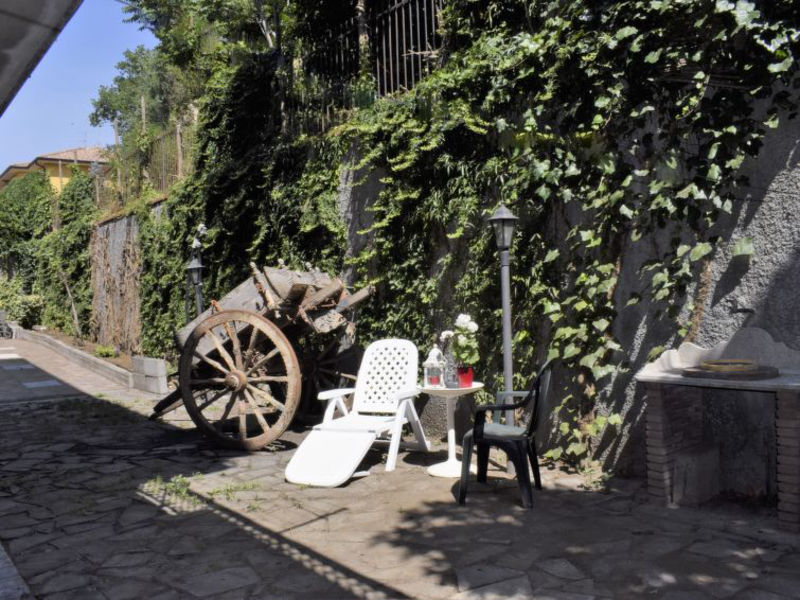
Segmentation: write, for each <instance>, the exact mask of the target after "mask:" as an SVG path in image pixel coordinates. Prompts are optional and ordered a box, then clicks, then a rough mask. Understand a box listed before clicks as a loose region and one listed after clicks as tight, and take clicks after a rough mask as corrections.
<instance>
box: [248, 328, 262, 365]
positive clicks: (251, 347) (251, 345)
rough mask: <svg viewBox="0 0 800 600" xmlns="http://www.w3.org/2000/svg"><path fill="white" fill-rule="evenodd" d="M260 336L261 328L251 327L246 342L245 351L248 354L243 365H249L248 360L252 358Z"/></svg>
mask: <svg viewBox="0 0 800 600" xmlns="http://www.w3.org/2000/svg"><path fill="white" fill-rule="evenodd" d="M259 337H261V330H260V329H259V328H258V327H253V328H252V330H251V331H250V341H249V342H248V343H247V352H248V353H249V356H248V357H247V363H248V364H246V365H245V367H249V366H250V364H249V363H250V361H251V360H252V358H253V356H255V349H256V344H257V341H256V340H258V338H259Z"/></svg>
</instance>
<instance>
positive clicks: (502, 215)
mask: <svg viewBox="0 0 800 600" xmlns="http://www.w3.org/2000/svg"><path fill="white" fill-rule="evenodd" d="M518 220H519V219H518V218H517V217H516V216H515V215H514V213H512V212H511V211H510V210H508V208H506V205H505V204H501V205H500V206H499V207H498V209H497V210H496V211H494V214H493V215H492V216H491V217H489V222H490V223H491V224H492V227H494V237H495V240H496V242H497V248H498V250H508V249H509V248H510V247H511V240H512V239H513V237H514V226H515V225H516V223H517V221H518Z"/></svg>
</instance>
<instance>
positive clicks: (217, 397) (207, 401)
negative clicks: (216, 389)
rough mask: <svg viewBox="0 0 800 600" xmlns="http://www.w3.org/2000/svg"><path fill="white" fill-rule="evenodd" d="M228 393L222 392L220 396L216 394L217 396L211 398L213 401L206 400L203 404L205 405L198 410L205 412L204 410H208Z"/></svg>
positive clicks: (226, 391)
mask: <svg viewBox="0 0 800 600" xmlns="http://www.w3.org/2000/svg"><path fill="white" fill-rule="evenodd" d="M227 393H228V390H222V391H221V392H220V393H219V394H215V395H214V396H213V397H212V398H211V400H206V401H205V402H203V403H202V404H201V405H200V406H198V407H197V408H198V410H200V411H203V410H205V409H206V408H208V407H209V406H211V405H212V404H214V402H216V401H217V400H219V399H220V398H222V397H223V396H224V395H225V394H227Z"/></svg>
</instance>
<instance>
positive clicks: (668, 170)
mask: <svg viewBox="0 0 800 600" xmlns="http://www.w3.org/2000/svg"><path fill="white" fill-rule="evenodd" d="M322 4H323V5H325V6H328V7H331V6H333V4H331V3H329V2H323V3H322ZM319 5H320V3H318V2H317V3H315V2H305V1H302V2H295V3H285V4H284V3H281V2H276V3H273V5H272V8H271V9H270V10H280V11H283V12H281V14H280V15H278V17H279V18H278V19H277V20H273V19H271V18H264V15H263V14H261V13H260V12H259V11H258V10H257V6H261V5H260V3H253V4H252V5H251V4H248V3H242V2H233V1H232V0H231V1H230V2H228V1H220V2H218V3H215V5H214V7H213V8H204V9H202V10H200V9H198V8H197V7H192V6H190V5H180V6H178V5H177V4H175V3H169V2H162V1H159V0H136V1H133V2H131V7H132V9H131V10H132V12H133V17H134V19H137V20H139V21H140V22H141V23H142V24H144V25H145V26H148V27H151V28H153V29H154V31H155V32H156V35H157V36H158V37H159V39H160V40H161V45H160V46H159V49H158V52H162V53H163V56H161V57H160V59H159V60H160V61H167V62H168V63H169V64H170V65H172V66H173V67H177V68H178V69H179V70H182V72H183V73H184V74H186V75H185V77H183V79H182V80H185V81H189V80H190V81H191V86H188V87H187V86H184V87H183V88H181V89H189V88H191V90H193V92H192V94H191V95H192V97H191V101H190V103H191V105H192V107H194V108H195V109H196V110H197V112H198V122H197V138H196V139H197V142H196V144H197V145H196V149H195V152H193V155H194V156H195V157H196V160H195V163H196V164H195V169H194V175H193V176H192V177H191V178H190V179H188V180H185V181H183V182H181V183H180V184H178V185H176V186H175V187H174V188H173V190H172V192H171V194H170V196H169V198H168V199H167V200H166V201H165V203H164V210H165V211H166V214H167V215H168V218H162V219H157V218H155V217H154V216H153V214H152V213H151V211H150V210H149V208H148V207H147V206H146V205H145V204H141V205H136V206H131V207H129V210H130V211H131V213H132V214H135V215H136V220H137V227H138V234H137V235H138V239H139V248H140V252H139V255H138V260H139V264H140V268H141V277H140V281H139V287H138V289H139V293H140V298H141V308H140V317H139V318H140V319H141V348H142V350H143V351H145V352H146V353H148V354H163V353H169V352H170V351H171V350H170V349H171V347H172V331H173V329H174V328H175V327H179V326H180V325H181V324H182V323H183V322H184V314H183V311H184V289H185V273H184V267H185V265H186V262H187V259H188V252H189V242H190V240H191V237H192V234H193V232H194V230H195V228H196V227H197V225H198V224H199V223H200V222H204V223H205V224H206V225H207V226H208V227H209V234H208V237H207V240H206V246H205V248H204V262H205V263H206V264H207V265H208V267H209V269H208V272H207V277H206V295H207V297H219V296H221V295H222V294H224V293H225V292H226V291H227V290H229V289H230V288H231V287H233V286H234V285H235V284H237V283H238V282H239V281H240V280H241V279H242V278H243V277H246V276H247V274H248V266H247V265H248V263H249V262H250V261H251V260H253V261H255V262H257V263H260V264H275V263H277V261H278V260H279V259H282V260H285V261H286V262H287V263H288V264H289V265H290V266H293V267H298V268H299V267H302V266H303V264H304V263H305V262H311V263H313V264H314V265H315V266H317V267H319V268H321V269H323V270H328V271H332V272H342V271H344V272H346V273H347V276H348V277H349V278H350V279H351V280H352V281H353V282H354V283H356V284H357V285H359V286H361V285H365V284H367V283H373V284H375V285H376V287H377V290H378V291H377V295H376V296H375V298H373V300H372V301H370V302H369V303H368V304H366V305H365V306H364V307H363V308H362V309H360V311H359V314H358V327H359V336H360V339H361V341H363V342H365V343H366V342H368V341H370V340H372V339H375V338H377V337H383V336H388V335H397V336H403V337H408V338H410V339H412V340H414V341H415V342H417V344H418V345H419V346H420V347H421V348H422V349H427V347H428V345H429V344H430V342H431V341H432V339H433V336H434V335H435V333H436V332H437V331H440V330H441V329H443V328H446V327H448V326H449V325H450V324H451V323H452V321H453V319H454V318H455V316H456V314H458V313H459V312H468V313H470V314H471V315H472V316H473V318H475V320H476V321H477V322H478V323H479V324H480V326H481V334H480V344H481V355H482V356H483V357H485V359H484V360H483V362H482V363H481V364H479V365H476V366H477V371H478V375H479V378H481V379H483V380H485V381H487V382H488V383H489V384H490V387H494V386H496V385H497V384H498V383H499V381H500V377H499V373H500V372H501V359H500V355H501V353H500V314H499V301H498V298H499V282H498V267H497V256H496V251H495V247H494V241H493V239H492V234H491V231H490V228H489V227H488V226H487V224H486V218H487V217H488V216H489V215H490V214H491V213H492V211H493V210H494V209H495V208H496V206H497V205H498V203H499V202H501V201H502V202H505V203H506V204H507V205H508V206H509V207H510V208H511V209H512V210H513V211H514V212H515V213H516V214H517V215H518V216H519V217H520V222H519V226H518V233H517V236H516V240H515V245H514V247H513V249H512V254H513V257H514V259H513V260H514V262H513V281H512V287H513V290H512V293H513V300H512V302H513V306H514V325H513V326H514V332H515V372H516V373H517V376H516V377H517V381H516V383H517V385H519V386H522V385H525V384H527V383H528V382H529V380H530V375H531V374H532V372H533V369H534V365H536V364H540V363H541V362H542V361H543V360H545V359H546V358H547V357H548V356H551V357H558V358H559V359H560V361H559V365H558V369H557V378H556V383H557V385H556V387H555V393H554V394H553V398H552V399H553V401H554V403H555V405H556V406H555V409H556V411H555V429H554V433H555V436H554V438H553V439H552V440H550V441H548V446H549V448H550V454H551V456H553V457H566V458H570V459H572V460H581V459H585V458H587V457H592V456H597V457H601V458H603V459H605V460H606V464H607V465H613V466H617V467H618V468H620V469H630V468H634V467H635V465H636V462H637V461H636V460H635V458H636V455H637V452H636V449H637V447H638V441H637V436H638V435H639V434H640V432H641V424H640V417H641V410H642V402H641V398H640V397H638V396H637V394H636V390H635V388H634V386H633V384H632V374H633V372H634V371H635V369H636V368H638V367H639V366H640V365H642V364H643V363H644V362H645V361H646V360H647V359H648V356H651V355H653V354H655V353H657V352H658V350H659V349H662V348H664V347H668V346H671V345H673V344H675V343H677V342H678V341H680V340H681V339H684V338H693V339H696V340H699V341H702V340H703V339H705V338H703V336H704V335H710V334H707V333H705V332H711V331H717V330H715V329H714V328H713V326H711V325H709V323H710V322H711V321H712V320H713V319H710V318H709V315H716V314H717V313H715V312H714V311H715V310H718V305H719V302H717V303H716V304H715V302H716V301H715V300H714V299H715V290H717V289H720V286H722V287H723V288H724V286H728V287H730V286H731V285H733V286H734V287H736V286H738V285H739V283H738V280H737V279H736V276H737V273H738V271H736V269H738V268H739V267H732V269H733V270H732V271H730V273H731V274H729V275H726V274H727V273H729V271H728V266H727V264H728V259H729V257H730V256H731V255H732V254H736V255H737V256H738V258H736V259H734V260H735V261H738V262H740V263H741V262H742V261H746V260H752V261H753V264H756V262H757V261H759V260H760V259H759V258H758V251H759V250H760V248H761V244H762V242H761V241H759V240H761V239H768V237H769V235H770V231H771V230H770V228H769V227H765V228H762V229H759V230H758V231H757V232H755V231H750V230H749V229H748V225H747V219H748V218H749V219H751V221H752V219H754V218H756V216H757V215H758V214H760V213H761V214H765V213H764V211H765V207H771V206H773V205H774V204H772V202H773V201H770V202H764V203H761V204H752V205H749V208H747V210H742V209H741V206H742V205H741V202H743V201H745V199H747V198H748V197H749V196H752V195H753V194H752V190H753V186H754V185H755V186H760V187H761V188H762V189H767V188H768V187H769V186H770V185H771V181H772V178H770V177H769V176H768V175H766V174H765V171H764V170H763V169H764V168H765V167H759V166H758V165H761V164H767V163H768V162H769V161H772V160H774V157H773V156H772V155H770V154H766V155H764V154H761V156H762V158H761V159H756V158H755V157H758V156H759V155H760V153H762V149H763V148H764V140H765V139H766V140H770V139H771V138H769V137H766V138H765V136H767V134H769V133H770V132H773V131H785V130H786V129H785V128H786V123H787V122H789V119H790V118H791V117H793V115H794V112H795V110H796V104H797V96H798V78H797V74H798V69H797V61H796V57H797V52H798V47H799V46H800V35H799V34H798V15H797V12H796V10H795V7H794V6H793V3H792V2H789V1H784V0H769V1H767V2H763V3H760V4H759V5H758V6H756V5H755V4H753V3H750V2H746V1H743V0H740V1H738V2H728V1H722V0H720V1H717V2H707V1H705V0H682V1H680V2H662V1H654V0H648V1H632V0H631V1H618V2H612V1H607V2H600V3H597V2H573V1H570V2H567V1H563V2H538V1H531V0H511V1H509V0H504V1H499V0H452V1H451V2H448V3H447V6H446V9H445V12H444V14H443V15H442V23H443V31H442V33H443V40H444V42H443V48H442V49H441V51H440V52H439V55H438V57H437V60H438V62H439V68H438V69H437V70H435V71H434V72H433V73H432V74H431V75H429V76H428V77H427V78H425V79H424V80H422V81H421V82H420V83H419V84H417V85H416V86H415V87H414V88H413V89H412V90H410V91H407V92H404V93H401V94H397V95H395V96H391V97H387V98H383V99H379V100H375V101H374V102H373V101H369V102H366V101H365V102H363V103H362V104H361V105H359V107H357V108H351V109H348V110H347V111H343V112H342V114H340V115H339V116H340V118H339V119H338V120H339V122H340V123H341V124H340V125H338V126H337V127H335V128H333V129H330V130H328V131H327V132H324V133H314V132H311V131H303V130H298V129H295V128H293V127H292V126H291V123H292V122H293V121H292V118H291V117H292V115H291V111H292V110H300V109H304V107H305V109H308V107H310V106H315V107H316V106H318V101H319V98H318V97H317V96H315V95H314V94H315V91H314V90H315V89H316V88H315V87H314V86H313V85H311V83H309V80H308V78H306V76H305V74H304V71H303V69H302V66H303V65H302V58H301V57H302V49H303V47H304V40H305V37H304V36H309V35H313V34H314V30H313V29H314V26H313V23H316V21H314V20H313V19H312V20H305V21H304V20H303V19H304V15H305V16H308V13H309V11H311V12H314V14H317V13H319V10H318V9H319ZM262 8H263V6H262ZM193 11H194V12H193ZM315 11H316V12H315ZM322 12H324V11H322ZM320 14H322V13H320ZM259 19H261V20H259ZM272 22H276V23H282V24H283V25H284V27H285V28H284V30H283V32H282V36H279V38H280V39H281V40H283V42H282V44H283V45H282V46H281V45H276V42H275V41H274V40H275V39H276V38H275V37H272V38H271V37H270V36H268V35H266V36H265V37H263V38H262V37H259V36H260V34H259V27H260V25H258V26H257V24H258V23H261V24H263V23H272ZM187 23H193V24H194V28H189V29H187ZM309 23H311V25H309ZM198 24H202V27H200V26H199V25H198ZM299 24H305V25H309V26H308V27H306V26H300V25H299ZM265 27H266V26H265ZM309 27H310V28H311V31H309ZM201 31H202V32H204V33H202V35H201V34H200V33H198V32H201ZM190 34H191V35H190ZM159 64H162V63H161V62H159ZM171 72H173V73H174V72H175V71H174V69H173V70H172V71H171ZM365 85H366V86H369V85H370V81H369V75H368V74H366V73H362V75H361V76H360V77H359V78H358V79H357V81H354V82H353V86H354V89H358V90H360V91H362V92H363V90H364V89H365ZM183 102H184V104H185V103H186V100H185V99H184V100H183ZM298 107H300V108H299V109H298ZM184 108H185V106H184ZM790 154H791V152H790ZM764 156H766V158H763V157H764ZM749 161H755V162H752V163H751V162H749ZM786 163H789V164H788V166H792V165H791V160H790V159H788V158H787V159H786ZM766 168H769V167H766ZM778 171H780V170H778ZM772 173H773V175H774V174H775V173H776V170H775V169H774V168H772ZM754 175H755V178H756V179H757V178H761V179H762V180H761V183H758V184H754V183H753V179H754ZM773 178H774V177H773ZM763 197H765V198H766V196H763ZM767 210H772V209H771V208H767ZM748 214H749V215H750V216H749V217H747V216H746V215H748ZM754 215H755V216H754ZM786 219H791V220H792V222H794V221H793V219H794V217H793V215H787V217H786ZM750 238H752V239H750ZM754 251H755V252H754ZM748 256H750V257H751V258H750V259H748V258H746V257H748ZM720 273H722V274H721V275H720ZM744 275H747V273H744ZM743 281H745V284H746V282H747V278H746V277H745V278H744V279H743ZM729 295H730V294H725V296H726V297H727V296H729ZM776 310H777V312H778V313H780V312H781V311H786V310H787V308H786V306H785V305H782V306H781V307H780V308H779V309H776ZM737 314H739V313H737ZM715 319H716V320H719V319H718V318H716V317H715ZM779 320H780V319H779V317H775V318H774V319H773V321H771V322H773V323H777V322H779ZM728 322H729V323H730V327H733V326H734V322H733V321H728ZM737 324H738V322H737ZM728 331H729V327H728V326H726V327H722V328H720V329H719V330H718V331H717V333H715V334H714V335H722V334H723V332H724V333H726V334H727V332H728ZM584 466H587V468H588V467H589V466H591V465H590V463H587V462H585V463H584Z"/></svg>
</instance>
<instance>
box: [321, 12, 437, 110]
mask: <svg viewBox="0 0 800 600" xmlns="http://www.w3.org/2000/svg"><path fill="white" fill-rule="evenodd" d="M442 1H443V0H372V1H371V2H367V6H366V9H367V11H366V15H365V28H366V32H365V33H366V35H367V37H368V43H369V53H370V56H369V62H370V65H371V70H372V73H373V75H374V76H375V82H376V88H377V89H376V90H375V93H376V94H377V95H378V96H385V95H388V94H392V93H394V92H398V91H403V90H409V89H411V88H412V87H414V85H415V84H416V83H417V82H418V81H419V80H420V79H422V77H424V76H425V75H426V74H427V73H429V72H430V71H431V69H432V68H433V66H434V64H435V60H436V53H437V50H438V49H439V47H440V46H441V35H440V34H439V32H438V28H439V22H440V18H441V10H442ZM359 63H360V56H359V31H358V19H357V18H356V16H355V15H354V14H353V15H352V16H347V17H346V18H345V19H343V20H342V22H340V23H338V24H335V25H333V26H332V27H331V29H329V30H328V31H327V32H326V33H325V34H323V35H322V36H321V37H320V38H319V39H317V40H316V41H315V43H314V46H313V48H312V50H311V51H310V52H309V54H308V56H307V58H306V65H307V69H308V71H310V72H311V73H314V74H316V75H318V76H320V77H322V78H323V79H325V80H326V81H327V82H328V83H329V85H330V86H337V85H339V84H340V82H342V81H347V80H349V79H351V78H352V77H354V76H355V75H357V74H358V70H359ZM342 100H343V101H346V99H344V98H343V99H342Z"/></svg>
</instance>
